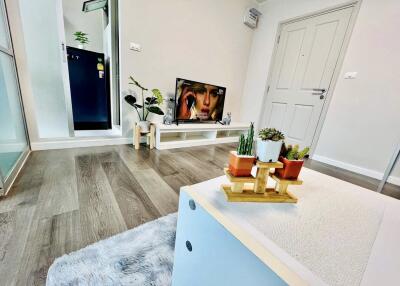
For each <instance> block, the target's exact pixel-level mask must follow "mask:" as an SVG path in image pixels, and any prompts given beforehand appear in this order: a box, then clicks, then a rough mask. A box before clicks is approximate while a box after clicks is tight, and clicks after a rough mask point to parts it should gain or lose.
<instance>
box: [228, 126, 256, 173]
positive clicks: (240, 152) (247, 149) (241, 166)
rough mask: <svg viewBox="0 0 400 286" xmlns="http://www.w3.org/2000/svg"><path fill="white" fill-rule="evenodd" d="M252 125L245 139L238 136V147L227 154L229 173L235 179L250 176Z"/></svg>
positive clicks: (252, 157)
mask: <svg viewBox="0 0 400 286" xmlns="http://www.w3.org/2000/svg"><path fill="white" fill-rule="evenodd" d="M253 141H254V123H251V125H250V129H249V131H248V132H247V138H245V136H244V135H243V134H241V135H240V139H239V146H238V148H237V150H236V151H231V153H230V154H229V172H230V173H231V174H232V175H233V176H235V177H248V176H251V169H252V168H253V165H254V161H255V157H254V155H253Z"/></svg>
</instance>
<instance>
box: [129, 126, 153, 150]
mask: <svg viewBox="0 0 400 286" xmlns="http://www.w3.org/2000/svg"><path fill="white" fill-rule="evenodd" d="M155 133H156V127H155V126H154V124H153V123H151V124H150V132H149V133H142V132H141V131H140V126H139V124H137V123H135V132H134V134H133V145H134V146H135V149H136V150H139V146H140V137H141V136H146V144H147V145H148V146H149V147H150V149H154V146H155V145H156V144H155V143H156V139H155Z"/></svg>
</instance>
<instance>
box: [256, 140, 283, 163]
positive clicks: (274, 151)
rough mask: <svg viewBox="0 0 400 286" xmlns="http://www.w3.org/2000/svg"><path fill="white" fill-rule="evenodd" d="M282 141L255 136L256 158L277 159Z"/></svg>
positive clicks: (265, 160)
mask: <svg viewBox="0 0 400 286" xmlns="http://www.w3.org/2000/svg"><path fill="white" fill-rule="evenodd" d="M282 143H283V141H271V140H265V141H264V140H262V139H261V138H257V148H256V153H257V158H258V160H260V161H261V162H276V161H278V158H279V154H280V152H281V148H282Z"/></svg>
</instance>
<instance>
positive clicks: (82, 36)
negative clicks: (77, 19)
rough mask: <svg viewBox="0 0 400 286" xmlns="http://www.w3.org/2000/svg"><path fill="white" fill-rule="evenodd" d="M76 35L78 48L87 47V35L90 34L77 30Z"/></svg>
mask: <svg viewBox="0 0 400 286" xmlns="http://www.w3.org/2000/svg"><path fill="white" fill-rule="evenodd" d="M74 36H75V41H77V42H78V43H79V44H78V48H79V49H85V45H86V44H87V43H89V38H88V37H87V36H88V34H86V33H84V32H81V31H77V32H75V33H74Z"/></svg>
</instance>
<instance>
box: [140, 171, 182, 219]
mask: <svg viewBox="0 0 400 286" xmlns="http://www.w3.org/2000/svg"><path fill="white" fill-rule="evenodd" d="M134 176H135V179H136V180H137V181H138V182H139V184H140V185H141V187H142V188H143V190H144V191H145V192H146V194H147V195H148V196H149V198H150V200H151V201H152V202H153V204H154V205H155V206H156V208H157V210H158V211H159V212H160V213H161V215H167V214H170V213H173V212H176V211H177V210H178V195H177V193H176V192H175V191H174V190H173V189H172V188H171V187H170V186H169V185H168V184H167V183H166V182H164V180H163V179H162V178H161V177H160V176H159V175H158V174H157V172H156V171H154V170H153V169H147V170H137V171H136V172H135V174H134Z"/></svg>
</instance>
